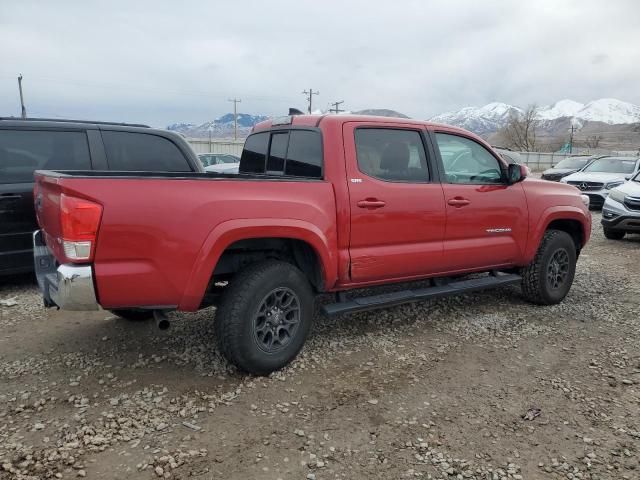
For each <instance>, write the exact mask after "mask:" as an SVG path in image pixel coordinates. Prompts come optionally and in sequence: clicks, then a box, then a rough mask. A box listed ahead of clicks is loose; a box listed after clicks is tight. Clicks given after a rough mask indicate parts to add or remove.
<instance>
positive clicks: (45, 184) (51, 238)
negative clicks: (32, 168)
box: [33, 172, 64, 261]
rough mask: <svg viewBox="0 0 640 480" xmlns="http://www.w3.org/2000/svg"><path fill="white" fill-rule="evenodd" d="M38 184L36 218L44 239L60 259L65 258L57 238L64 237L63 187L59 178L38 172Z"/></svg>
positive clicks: (35, 194)
mask: <svg viewBox="0 0 640 480" xmlns="http://www.w3.org/2000/svg"><path fill="white" fill-rule="evenodd" d="M35 180H36V184H35V187H34V189H33V201H34V204H35V210H36V219H37V221H38V225H39V226H40V228H41V230H42V237H43V238H42V240H43V241H44V242H45V243H46V244H47V246H48V247H49V249H50V250H51V252H52V253H53V254H54V255H55V257H56V258H57V259H58V261H62V259H63V258H64V252H63V251H62V248H61V246H60V244H59V243H58V242H57V240H56V239H58V238H61V237H62V227H61V224H60V194H61V193H62V187H61V186H60V183H59V180H60V179H59V178H55V177H47V176H46V174H42V173H38V172H36V175H35Z"/></svg>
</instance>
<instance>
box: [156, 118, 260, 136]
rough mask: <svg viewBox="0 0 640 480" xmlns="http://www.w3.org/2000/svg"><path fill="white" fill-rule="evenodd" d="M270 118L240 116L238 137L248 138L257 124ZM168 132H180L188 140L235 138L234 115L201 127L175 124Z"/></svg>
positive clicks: (190, 124) (192, 124)
mask: <svg viewBox="0 0 640 480" xmlns="http://www.w3.org/2000/svg"><path fill="white" fill-rule="evenodd" d="M267 118H269V117H266V116H264V115H249V114H247V113H239V114H238V137H246V136H247V135H248V134H249V132H250V131H251V129H252V128H253V126H254V125H255V124H256V123H260V122H262V121H263V120H266V119H267ZM167 130H171V131H172V132H178V133H181V134H182V135H184V136H185V137H187V138H208V137H209V134H211V138H232V137H233V113H226V114H225V115H223V116H221V117H219V118H216V119H215V120H213V121H211V122H204V123H202V124H200V125H197V124H195V123H173V124H171V125H169V126H167Z"/></svg>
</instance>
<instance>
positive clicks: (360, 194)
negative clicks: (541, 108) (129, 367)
mask: <svg viewBox="0 0 640 480" xmlns="http://www.w3.org/2000/svg"><path fill="white" fill-rule="evenodd" d="M527 173H528V170H527V168H526V167H524V166H520V165H516V164H511V165H507V164H506V163H505V162H504V161H503V160H502V159H501V157H500V156H499V155H497V154H496V153H495V152H494V151H493V150H492V149H491V147H490V146H489V145H488V144H487V143H486V142H484V141H483V140H481V139H480V138H479V137H477V136H475V135H473V134H471V133H469V132H467V131H464V130H461V129H459V128H454V127H449V126H444V125H437V124H432V123H426V122H421V121H413V120H405V119H391V118H378V117H363V116H348V115H330V116H311V115H309V116H307V115H300V116H289V117H283V118H280V119H275V120H270V121H267V122H263V123H261V124H259V125H257V126H256V128H255V129H254V131H253V133H252V134H251V135H250V136H249V137H248V138H247V140H246V142H245V146H244V150H243V153H242V159H241V163H240V173H239V174H236V175H224V174H213V173H208V174H205V173H183V172H179V173H178V172H174V173H172V172H139V173H135V172H113V171H109V172H100V171H91V172H86V171H64V172H52V171H39V172H37V174H36V187H35V191H34V198H35V205H36V212H37V217H38V222H39V225H40V227H41V230H39V231H38V232H36V233H35V234H34V246H35V250H34V251H35V253H34V255H35V267H36V271H37V276H38V280H39V284H40V288H41V290H42V293H43V296H44V301H45V305H46V306H58V307H60V308H66V309H71V310H91V309H99V308H104V309H108V310H111V311H113V312H114V313H115V314H117V315H120V316H122V317H124V318H128V319H139V318H145V317H151V316H155V317H156V320H157V321H158V322H159V325H160V326H166V325H168V323H167V320H166V319H167V317H166V312H168V311H171V310H181V311H194V310H198V309H201V308H204V307H207V306H211V305H215V306H216V307H217V309H216V313H215V330H216V338H217V341H218V343H219V346H220V348H221V351H222V352H223V353H224V354H225V355H226V357H227V358H228V359H229V360H230V361H231V362H232V363H234V364H235V365H236V366H237V367H239V368H240V369H242V370H244V371H247V372H251V373H255V374H266V373H269V372H271V371H273V370H276V369H278V368H281V367H283V366H284V365H286V364H287V363H289V362H290V361H291V360H292V359H293V358H294V357H295V356H296V355H297V353H298V352H299V351H300V349H301V348H302V346H303V344H304V341H305V339H306V337H307V334H308V332H309V328H310V326H311V323H312V319H313V314H314V298H315V296H316V295H317V294H319V293H326V292H334V293H335V303H330V304H326V305H324V306H323V311H324V313H326V314H329V315H331V314H340V313H348V312H354V311H361V310H368V309H373V308H379V307H388V306H392V305H397V304H400V303H404V302H411V301H416V300H421V299H427V298H433V297H438V296H444V295H452V294H457V293H464V292H468V291H473V290H480V289H485V288H490V287H496V286H502V285H507V284H520V285H521V288H522V294H523V296H524V298H525V299H527V300H529V301H531V302H534V303H537V304H541V305H549V304H555V303H558V302H560V301H561V300H562V299H563V298H564V297H565V296H566V295H567V293H568V291H569V289H570V287H571V284H572V282H573V277H574V273H575V268H576V259H577V257H578V255H579V253H580V250H581V249H582V248H583V247H584V245H585V243H586V242H587V240H588V239H589V235H590V232H591V217H590V214H589V210H588V198H586V197H585V196H582V195H580V193H579V191H578V190H577V189H576V188H575V187H572V186H569V185H563V184H559V183H551V182H547V181H543V180H536V179H531V178H526V179H525V177H526V176H527ZM469 274H474V275H469ZM424 279H431V280H430V281H428V282H422V283H421V284H420V286H419V287H416V288H411V287H407V289H405V290H401V291H397V290H396V291H394V292H392V293H376V292H375V291H373V292H372V293H370V294H369V295H367V296H355V295H354V294H353V293H351V294H349V291H350V290H353V289H356V288H362V287H375V286H380V285H386V284H391V283H399V282H410V281H414V280H424ZM425 285H427V286H425Z"/></svg>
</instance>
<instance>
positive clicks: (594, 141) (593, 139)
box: [584, 135, 602, 148]
mask: <svg viewBox="0 0 640 480" xmlns="http://www.w3.org/2000/svg"><path fill="white" fill-rule="evenodd" d="M600 140H602V135H589V136H588V137H587V138H585V140H584V144H585V145H586V146H587V147H589V148H598V145H600Z"/></svg>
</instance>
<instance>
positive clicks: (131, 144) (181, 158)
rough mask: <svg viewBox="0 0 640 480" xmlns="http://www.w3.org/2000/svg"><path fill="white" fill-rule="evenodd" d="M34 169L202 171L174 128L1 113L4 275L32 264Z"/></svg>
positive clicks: (0, 255) (0, 257) (0, 266)
mask: <svg viewBox="0 0 640 480" xmlns="http://www.w3.org/2000/svg"><path fill="white" fill-rule="evenodd" d="M34 170H118V171H169V172H203V171H204V170H203V167H202V164H201V163H200V161H199V160H198V157H197V156H196V154H195V153H194V152H193V150H192V149H191V147H190V146H189V144H188V143H187V142H186V141H185V140H184V138H182V137H181V136H180V135H178V134H176V133H173V132H168V131H165V130H155V129H152V128H149V127H147V126H146V125H131V124H124V123H106V122H85V121H78V120H52V119H36V118H31V119H19V118H2V117H0V275H6V274H13V273H20V272H29V271H32V270H33V253H32V238H31V237H32V234H33V232H34V230H36V229H37V225H36V218H35V212H34V207H33V195H32V191H33V172H34Z"/></svg>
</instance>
